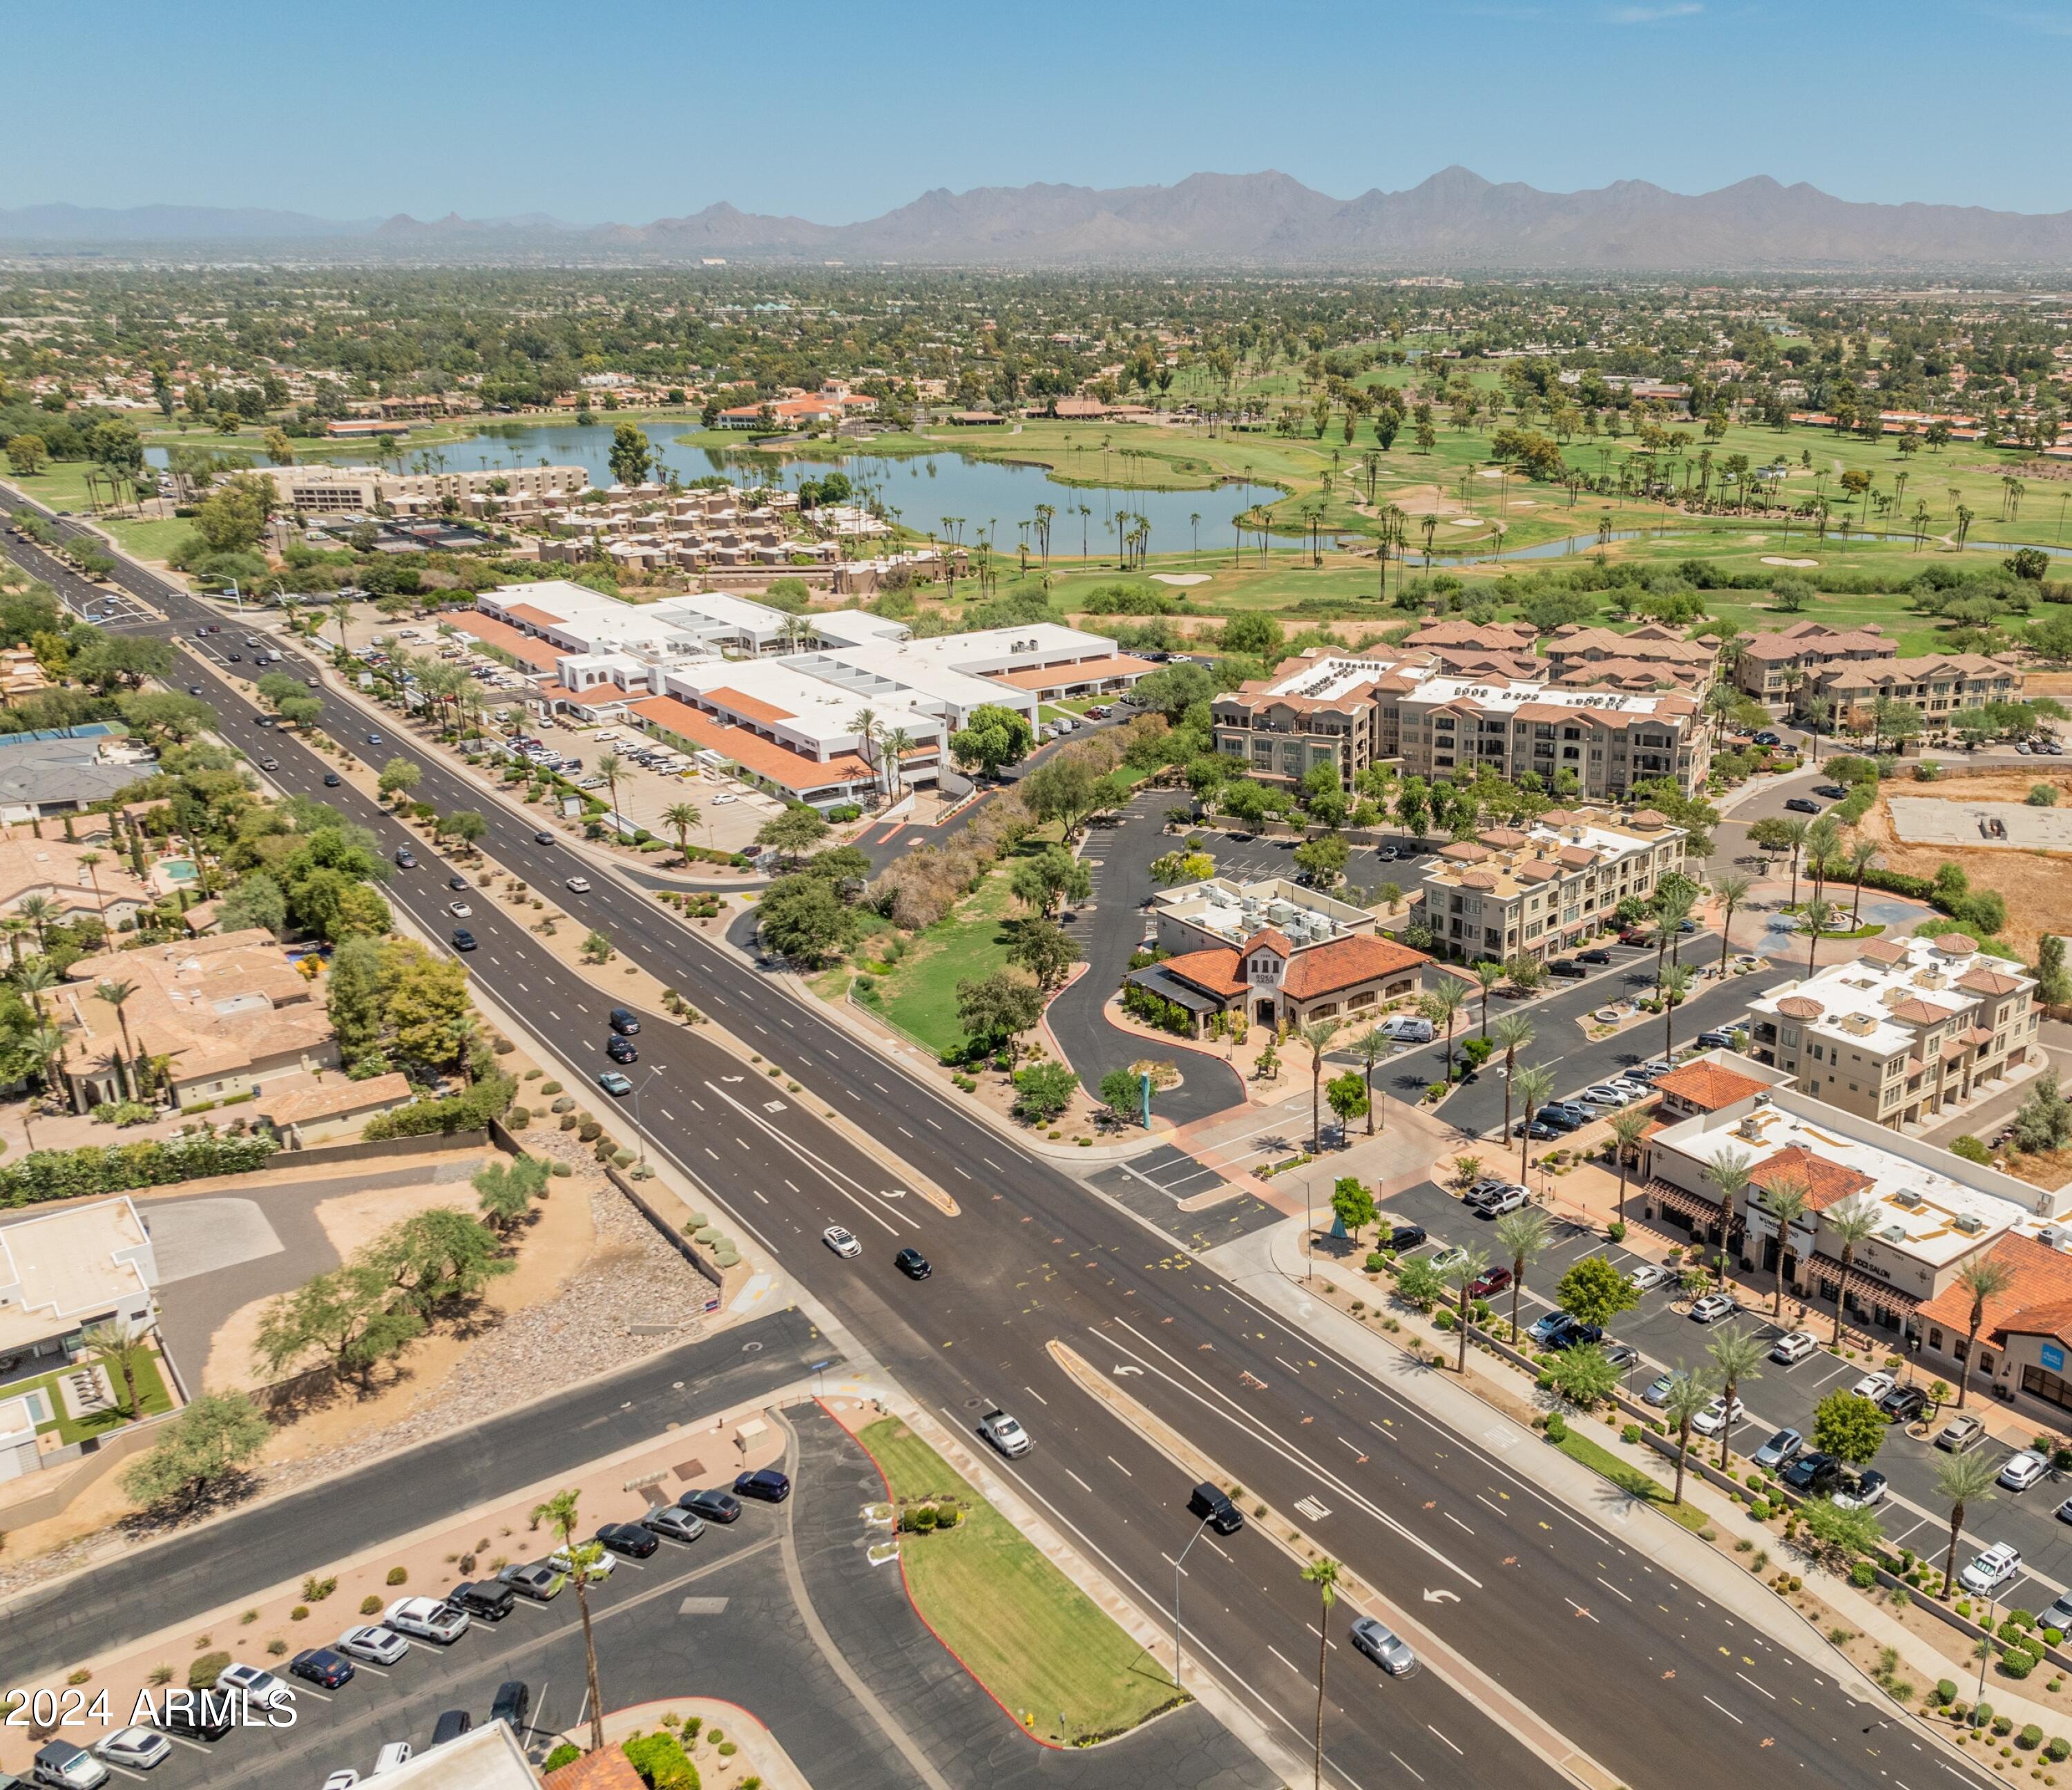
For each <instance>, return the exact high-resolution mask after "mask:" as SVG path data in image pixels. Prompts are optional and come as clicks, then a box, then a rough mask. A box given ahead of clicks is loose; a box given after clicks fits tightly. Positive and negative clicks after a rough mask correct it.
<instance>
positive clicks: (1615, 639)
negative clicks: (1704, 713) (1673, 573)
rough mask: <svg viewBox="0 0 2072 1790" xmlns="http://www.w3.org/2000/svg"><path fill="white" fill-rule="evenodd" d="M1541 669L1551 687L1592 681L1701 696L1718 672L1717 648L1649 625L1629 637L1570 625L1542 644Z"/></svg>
mask: <svg viewBox="0 0 2072 1790" xmlns="http://www.w3.org/2000/svg"><path fill="white" fill-rule="evenodd" d="M1546 644H1547V654H1546V657H1547V667H1548V671H1550V672H1552V675H1553V677H1554V679H1555V681H1556V683H1560V684H1571V685H1580V684H1587V683H1589V682H1591V681H1592V680H1596V681H1598V682H1600V683H1601V684H1603V685H1604V686H1605V688H1614V689H1615V688H1626V687H1629V686H1630V687H1631V688H1636V689H1638V688H1657V687H1670V688H1679V689H1684V690H1694V691H1700V692H1702V691H1703V690H1704V688H1705V687H1706V685H1708V684H1710V683H1711V682H1712V675H1713V673H1714V671H1716V669H1717V668H1718V666H1719V659H1720V653H1719V649H1718V647H1715V646H1713V645H1712V643H1710V642H1709V641H1704V640H1686V639H1685V638H1683V635H1682V634H1679V633H1678V632H1677V631H1676V630H1675V629H1674V628H1671V627H1666V626H1663V624H1662V623H1661V622H1647V623H1646V624H1644V625H1643V626H1640V627H1638V628H1635V629H1634V630H1633V632H1632V633H1630V634H1620V633H1618V631H1617V630H1614V629H1612V628H1597V627H1582V626H1576V625H1573V624H1571V625H1570V626H1565V627H1560V628H1556V630H1554V632H1553V633H1552V634H1550V635H1548V638H1547V643H1546Z"/></svg>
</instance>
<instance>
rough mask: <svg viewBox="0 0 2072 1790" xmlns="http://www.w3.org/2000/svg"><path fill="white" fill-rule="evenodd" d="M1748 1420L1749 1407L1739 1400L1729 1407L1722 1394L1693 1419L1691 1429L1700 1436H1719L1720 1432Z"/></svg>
mask: <svg viewBox="0 0 2072 1790" xmlns="http://www.w3.org/2000/svg"><path fill="white" fill-rule="evenodd" d="M1747 1418H1748V1407H1747V1406H1745V1405H1744V1404H1743V1403H1742V1402H1741V1400H1740V1399H1739V1398H1737V1399H1735V1400H1734V1402H1733V1405H1732V1406H1731V1407H1729V1405H1728V1403H1727V1400H1726V1396H1725V1394H1721V1395H1720V1397H1719V1398H1715V1399H1714V1400H1713V1401H1712V1403H1711V1404H1709V1405H1708V1406H1706V1407H1705V1408H1704V1410H1701V1411H1700V1412H1699V1413H1698V1414H1697V1415H1696V1417H1694V1418H1692V1419H1691V1427H1692V1429H1694V1430H1696V1431H1697V1432H1698V1434H1699V1435H1718V1434H1719V1433H1720V1431H1722V1430H1725V1429H1729V1428H1731V1427H1733V1425H1735V1424H1737V1423H1745V1422H1746V1421H1747Z"/></svg>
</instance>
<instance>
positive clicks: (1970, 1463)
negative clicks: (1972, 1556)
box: [1935, 1454, 1999, 1599]
mask: <svg viewBox="0 0 2072 1790" xmlns="http://www.w3.org/2000/svg"><path fill="white" fill-rule="evenodd" d="M1998 1476H1999V1469H1998V1468H1997V1466H1996V1463H1995V1462H1994V1461H1993V1460H1992V1459H1991V1458H1990V1457H1989V1456H1988V1455H1984V1454H1970V1455H1943V1456H1942V1459H1941V1460H1938V1461H1937V1462H1936V1464H1935V1490H1936V1493H1937V1495H1938V1496H1940V1497H1941V1498H1942V1501H1944V1502H1945V1503H1946V1504H1947V1505H1949V1506H1950V1547H1949V1551H1948V1552H1947V1553H1946V1554H1944V1555H1943V1557H1942V1595H1943V1597H1944V1598H1945V1599H1947V1598H1949V1597H1950V1596H1951V1595H1953V1594H1954V1593H1955V1591H1956V1588H1957V1543H1958V1541H1959V1538H1961V1537H1962V1536H1963V1533H1964V1509H1965V1506H1966V1505H1972V1504H1976V1503H1977V1502H1978V1501H1979V1500H1980V1499H1982V1498H1990V1497H1991V1496H1992V1495H1993V1482H1994V1480H1996V1478H1997V1477H1998Z"/></svg>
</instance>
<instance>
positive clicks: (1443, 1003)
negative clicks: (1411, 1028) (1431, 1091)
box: [1417, 975, 1468, 1082]
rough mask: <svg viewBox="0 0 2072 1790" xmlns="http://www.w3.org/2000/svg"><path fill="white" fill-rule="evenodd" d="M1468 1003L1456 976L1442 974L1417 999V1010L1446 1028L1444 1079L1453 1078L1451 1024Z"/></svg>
mask: <svg viewBox="0 0 2072 1790" xmlns="http://www.w3.org/2000/svg"><path fill="white" fill-rule="evenodd" d="M1467 1004H1468V991H1467V988H1466V986H1465V985H1464V984H1463V983H1461V979H1459V978H1458V977H1457V976H1453V975H1441V977H1440V979H1439V983H1438V986H1437V987H1434V988H1432V989H1429V990H1428V991H1426V992H1425V993H1424V994H1423V995H1421V996H1419V997H1418V1000H1417V1011H1418V1012H1420V1013H1421V1014H1422V1015H1424V1017H1425V1018H1426V1019H1428V1020H1430V1021H1431V1022H1432V1023H1433V1024H1434V1025H1444V1026H1445V1028H1446V1079H1447V1081H1449V1082H1451V1081H1452V1080H1453V1024H1454V1022H1455V1021H1456V1020H1458V1019H1459V1018H1460V1016H1461V1008H1463V1007H1465V1006H1466V1005H1467Z"/></svg>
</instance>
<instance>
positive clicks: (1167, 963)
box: [1158, 945, 1245, 997]
mask: <svg viewBox="0 0 2072 1790" xmlns="http://www.w3.org/2000/svg"><path fill="white" fill-rule="evenodd" d="M1237 964H1238V956H1237V953H1236V952H1235V950H1231V947H1230V946H1227V945H1213V946H1210V948H1209V949H1208V950H1205V951H1182V953H1181V954H1180V955H1178V957H1168V958H1165V959H1161V962H1160V963H1159V965H1158V967H1159V968H1160V969H1161V970H1163V971H1165V973H1166V975H1170V976H1177V977H1178V978H1179V979H1180V980H1181V981H1182V982H1185V983H1188V984H1190V986H1192V987H1196V988H1198V989H1200V990H1201V991H1202V993H1203V994H1205V995H1219V996H1225V997H1228V996H1232V995H1241V994H1243V993H1244V989H1245V985H1244V983H1242V982H1240V981H1239V979H1238V975H1237Z"/></svg>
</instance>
